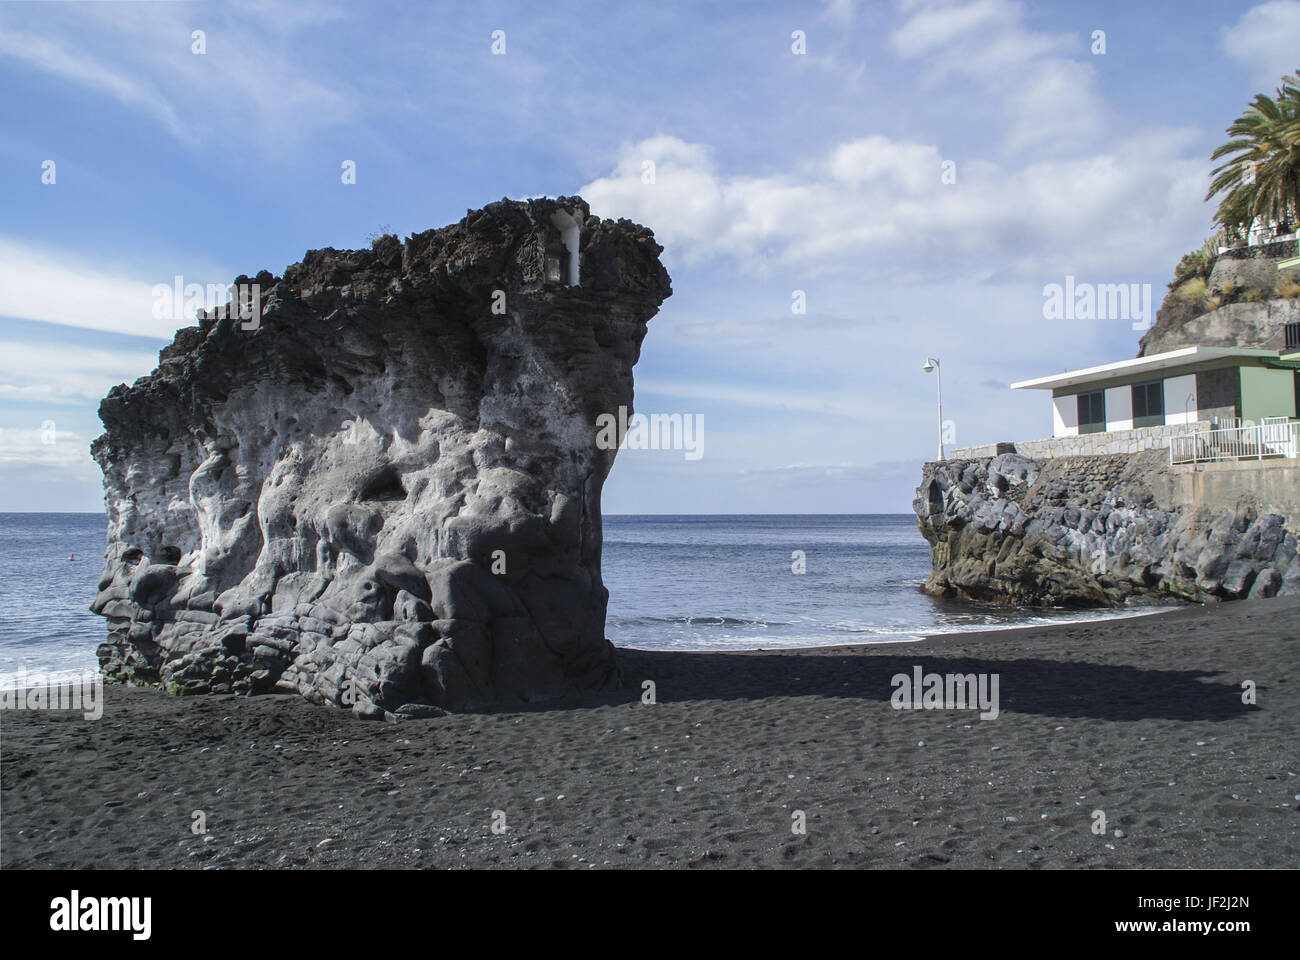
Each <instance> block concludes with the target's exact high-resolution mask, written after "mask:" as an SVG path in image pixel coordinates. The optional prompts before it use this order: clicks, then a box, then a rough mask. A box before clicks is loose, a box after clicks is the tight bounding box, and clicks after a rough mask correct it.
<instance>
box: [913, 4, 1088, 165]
mask: <svg viewBox="0 0 1300 960" xmlns="http://www.w3.org/2000/svg"><path fill="white" fill-rule="evenodd" d="M914 9H915V12H914V13H913V14H912V16H911V17H910V18H909V19H908V20H906V21H905V22H904V23H903V25H902V26H900V27H899V28H898V29H897V30H895V31H894V32H893V33H892V34H891V35H890V43H891V45H892V46H893V48H894V50H895V52H896V53H898V55H899V56H900V57H902V58H903V59H904V60H915V61H918V62H920V63H921V65H922V69H923V77H924V78H925V79H927V80H928V81H929V82H930V83H931V84H932V85H935V86H945V87H951V86H952V85H954V84H958V83H967V82H974V83H976V84H978V85H979V86H980V88H981V89H982V90H983V92H984V94H985V96H986V97H987V98H988V100H989V101H990V102H991V103H992V104H993V105H994V106H996V107H1000V109H1001V111H1002V114H1003V116H1004V117H1005V118H1006V121H1007V123H1008V125H1009V129H1008V132H1007V136H1006V138H1005V146H1006V148H1007V149H1008V150H1011V151H1017V150H1023V149H1026V148H1028V147H1052V146H1056V147H1058V148H1060V149H1061V150H1062V151H1069V150H1072V149H1074V148H1075V147H1076V146H1077V145H1078V144H1079V143H1080V142H1087V141H1088V140H1091V139H1092V138H1095V137H1096V136H1097V134H1098V132H1099V131H1100V129H1101V127H1102V125H1103V123H1104V120H1105V114H1106V105H1105V101H1104V99H1103V98H1102V96H1101V94H1100V91H1099V90H1098V88H1097V75H1096V71H1095V70H1094V69H1093V66H1092V64H1091V63H1090V62H1087V61H1083V60H1075V59H1071V58H1072V57H1073V56H1074V55H1075V54H1078V53H1080V52H1081V51H1082V50H1083V47H1081V46H1080V41H1079V38H1078V37H1076V36H1074V35H1071V34H1047V33H1041V32H1038V31H1034V30H1031V29H1029V28H1028V27H1026V26H1025V24H1024V22H1023V20H1024V8H1023V7H1022V5H1021V4H1019V3H1015V2H1012V0H972V2H969V3H957V4H943V5H934V4H921V5H917V6H916V7H915V8H914Z"/></svg>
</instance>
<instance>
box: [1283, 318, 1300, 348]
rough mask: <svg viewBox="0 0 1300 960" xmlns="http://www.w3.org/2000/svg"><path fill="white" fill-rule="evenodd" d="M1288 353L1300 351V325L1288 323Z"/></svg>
mask: <svg viewBox="0 0 1300 960" xmlns="http://www.w3.org/2000/svg"><path fill="white" fill-rule="evenodd" d="M1285 349H1286V350H1287V352H1290V351H1292V350H1300V323H1288V324H1287V325H1286V347H1285Z"/></svg>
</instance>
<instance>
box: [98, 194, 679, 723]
mask: <svg viewBox="0 0 1300 960" xmlns="http://www.w3.org/2000/svg"><path fill="white" fill-rule="evenodd" d="M661 249H662V248H661V247H660V246H659V245H658V244H657V243H656V242H655V240H654V236H653V234H652V233H651V232H650V231H649V230H647V229H646V228H644V227H641V226H637V225H636V224H633V223H629V222H628V221H625V220H620V221H618V222H614V221H610V220H600V219H597V218H595V217H592V216H591V215H590V212H589V210H588V207H587V205H586V204H585V203H584V202H583V201H582V200H581V199H580V198H576V197H572V198H560V199H558V200H532V201H528V202H524V203H516V202H509V201H502V202H500V203H494V204H491V205H489V206H487V207H486V208H484V209H483V210H480V211H474V212H471V213H470V214H469V215H468V216H467V217H466V218H465V219H464V220H462V221H461V222H460V223H458V224H455V225H454V226H450V227H446V228H444V229H441V230H430V231H427V232H425V233H421V234H417V235H414V236H412V237H410V238H408V240H407V241H406V243H405V244H403V243H401V242H399V241H398V239H397V238H396V237H391V236H390V237H384V238H382V239H380V240H378V241H376V242H375V243H374V245H373V248H372V249H371V250H350V251H339V250H333V249H325V250H314V251H310V252H309V253H308V254H307V256H306V257H305V258H304V260H303V262H302V263H299V264H295V265H293V266H291V267H289V268H288V269H287V270H285V272H284V276H283V277H272V276H271V275H270V274H268V273H265V272H264V273H262V274H259V275H258V276H257V277H256V278H252V279H251V280H250V279H249V278H248V277H240V278H239V279H238V280H237V281H236V283H237V284H251V283H256V284H258V285H259V288H260V295H261V310H262V312H261V315H260V318H254V319H253V320H251V321H250V320H245V319H242V318H241V317H240V316H238V315H227V316H219V315H217V314H218V312H217V311H213V312H212V313H208V314H204V313H202V312H200V315H199V324H198V326H197V327H188V328H186V329H183V330H180V331H179V332H178V333H177V334H176V339H175V341H174V342H173V343H172V344H171V345H170V346H168V347H166V348H165V349H164V350H163V351H162V353H161V355H160V358H159V361H160V362H159V366H158V369H157V370H155V371H154V372H153V373H152V374H151V375H150V376H148V377H143V378H141V379H140V380H137V381H136V383H135V384H134V385H133V386H131V387H127V386H125V385H120V386H117V387H115V388H113V390H112V391H110V393H109V395H108V397H107V398H106V399H105V400H104V401H103V402H102V404H101V405H100V418H101V419H102V420H103V422H104V425H105V428H106V432H105V434H104V435H103V436H101V437H100V438H99V439H98V440H96V441H95V443H94V445H93V447H92V452H93V454H94V457H95V459H96V460H97V461H98V462H99V464H100V466H101V467H102V468H103V471H104V489H105V503H106V506H107V510H108V520H109V525H108V549H107V554H106V562H105V567H104V573H103V576H102V578H101V581H100V584H99V588H100V590H99V595H98V596H97V597H96V599H95V602H94V604H93V607H92V609H93V610H94V611H95V612H96V613H99V614H101V615H103V616H104V617H106V618H107V620H108V625H109V638H108V640H107V642H105V643H104V644H102V645H101V646H100V647H99V651H98V652H99V659H100V664H101V667H102V669H103V671H104V673H105V674H106V675H107V676H109V677H111V678H114V679H119V680H126V681H131V682H137V683H161V684H162V685H163V686H164V687H165V688H166V689H167V690H169V691H171V692H174V693H206V692H235V693H256V692H260V691H271V690H281V691H296V692H298V693H301V694H302V695H303V696H304V697H307V698H308V699H310V700H312V701H315V702H317V703H332V704H337V705H340V706H348V707H351V708H352V709H353V710H355V711H356V712H357V713H358V714H361V715H367V716H382V715H392V714H394V713H407V714H409V713H417V714H418V713H421V712H425V713H432V712H436V711H435V710H434V709H433V708H435V707H444V708H452V709H466V708H469V709H472V708H474V707H477V706H485V705H488V704H493V703H502V702H520V701H524V702H536V701H541V700H548V699H554V698H559V697H565V696H569V695H573V694H578V693H581V692H585V691H593V690H599V689H602V688H606V687H608V686H610V685H612V684H614V683H615V682H616V680H617V673H616V667H615V660H614V654H613V649H612V647H611V646H610V644H609V642H608V641H607V640H606V639H605V636H604V626H605V605H606V599H607V592H606V590H605V588H604V586H603V585H602V583H601V576H600V550H601V516H600V491H601V487H602V485H603V483H604V480H605V477H606V476H607V474H608V473H609V470H610V467H611V466H612V465H613V462H614V455H615V453H616V451H615V450H613V449H602V448H601V447H600V446H598V444H597V437H598V430H597V426H596V421H597V417H598V416H600V415H601V414H603V413H614V414H616V413H617V411H618V408H619V407H620V406H625V407H628V408H629V409H630V408H631V405H632V367H633V365H634V364H635V363H636V361H637V357H638V355H639V353H640V347H641V340H642V338H643V337H644V335H645V332H646V323H647V321H648V320H649V319H650V318H651V317H652V316H654V314H655V312H656V311H657V310H658V308H659V305H660V304H661V303H662V302H663V300H664V299H665V298H666V297H668V296H669V295H670V294H671V288H670V286H669V278H668V274H667V272H666V271H665V270H664V268H663V266H662V265H661V264H660V262H659V259H658V256H659V253H660V252H661ZM606 445H607V444H606Z"/></svg>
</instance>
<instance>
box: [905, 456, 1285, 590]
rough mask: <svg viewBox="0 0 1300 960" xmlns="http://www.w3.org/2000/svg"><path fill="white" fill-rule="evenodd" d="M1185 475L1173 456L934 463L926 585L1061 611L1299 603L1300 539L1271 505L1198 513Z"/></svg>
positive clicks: (928, 479)
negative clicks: (1256, 600)
mask: <svg viewBox="0 0 1300 960" xmlns="http://www.w3.org/2000/svg"><path fill="white" fill-rule="evenodd" d="M1174 470H1175V468H1171V467H1170V466H1169V464H1168V454H1167V453H1166V452H1165V451H1163V450H1156V451H1149V452H1147V453H1139V454H1125V455H1117V456H1109V457H1063V458H1058V459H1051V460H1043V461H1034V460H1028V459H1025V458H1024V457H1020V456H1017V455H1015V454H1003V455H1001V456H997V457H991V458H985V459H980V460H947V461H942V462H938V463H927V464H926V465H925V468H924V470H923V472H922V478H921V484H920V486H919V487H918V489H917V492H916V493H917V496H916V499H915V500H914V501H913V509H914V510H915V511H916V515H917V523H918V526H919V528H920V531H921V534H922V535H923V536H924V537H925V539H926V540H927V541H929V543H930V548H931V555H932V561H933V569H932V572H931V574H930V576H929V577H928V579H927V580H926V582H925V584H924V587H923V589H924V590H925V591H926V592H927V593H930V594H931V595H934V596H950V597H958V598H961V599H965V600H974V601H980V602H993V603H1008V604H1047V605H1062V606H1113V605H1116V604H1120V603H1125V602H1129V601H1161V600H1163V601H1169V600H1174V599H1179V600H1196V601H1202V602H1204V601H1212V600H1222V599H1234V598H1242V597H1269V596H1274V595H1281V594H1298V593H1300V561H1297V543H1296V534H1295V531H1294V530H1293V529H1288V528H1287V520H1286V518H1285V516H1284V515H1283V514H1281V513H1278V512H1275V511H1272V510H1270V507H1271V506H1274V505H1273V504H1270V503H1267V502H1265V501H1264V500H1262V499H1261V498H1260V497H1258V496H1257V495H1254V494H1252V493H1249V492H1247V493H1243V494H1241V495H1239V496H1235V495H1234V496H1233V498H1232V502H1231V503H1230V504H1228V506H1229V508H1228V509H1223V504H1220V505H1217V506H1216V507H1215V508H1211V507H1206V506H1202V507H1199V508H1197V507H1193V506H1190V505H1189V499H1188V498H1187V497H1186V495H1185V494H1184V493H1182V492H1181V491H1180V488H1179V484H1180V483H1181V482H1182V481H1183V480H1184V479H1187V478H1184V477H1182V476H1181V475H1177V474H1175V473H1174ZM1283 483H1284V484H1291V485H1294V483H1293V480H1291V479H1290V478H1289V475H1288V477H1287V478H1284V479H1283ZM1225 503H1226V501H1225ZM1292 515H1293V516H1294V514H1292Z"/></svg>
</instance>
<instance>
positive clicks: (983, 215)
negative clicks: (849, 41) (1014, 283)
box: [581, 130, 1205, 276]
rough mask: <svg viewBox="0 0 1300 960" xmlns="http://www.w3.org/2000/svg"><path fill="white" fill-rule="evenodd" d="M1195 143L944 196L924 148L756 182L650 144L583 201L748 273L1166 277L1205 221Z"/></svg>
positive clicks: (857, 148) (1045, 170) (835, 161)
mask: <svg viewBox="0 0 1300 960" xmlns="http://www.w3.org/2000/svg"><path fill="white" fill-rule="evenodd" d="M1193 146H1194V136H1193V133H1192V132H1191V131H1176V130H1175V131H1156V132H1149V133H1144V134H1141V135H1138V136H1130V137H1127V138H1125V139H1119V140H1114V141H1110V142H1107V143H1106V144H1105V147H1106V149H1105V150H1104V151H1102V152H1092V153H1088V154H1083V155H1079V156H1075V157H1071V158H1063V159H1049V160H1044V161H1040V162H1037V163H1031V164H1028V165H1027V166H1024V167H1022V168H1020V169H1005V168H1003V167H1001V166H999V165H997V164H993V163H989V162H982V161H971V162H967V163H964V164H963V165H961V166H959V167H958V170H957V183H956V184H951V185H946V184H944V183H942V181H941V172H942V171H941V166H940V164H941V159H940V158H941V153H940V151H939V149H938V147H937V146H935V145H932V144H922V143H917V142H913V141H899V140H890V139H888V138H885V137H878V136H874V137H866V138H862V139H858V140H852V141H849V142H847V143H843V144H840V145H838V146H836V147H834V148H833V149H832V150H831V151H830V153H829V155H828V156H827V157H826V158H825V159H824V160H821V161H815V162H810V163H807V164H806V165H804V166H802V167H801V168H800V169H797V170H794V171H792V172H789V173H780V174H772V175H768V176H764V177H755V176H746V175H741V174H737V175H732V176H727V175H725V174H722V173H720V172H719V170H718V168H717V165H716V163H715V162H714V161H713V159H712V155H711V153H710V152H709V150H708V149H707V148H705V147H704V146H703V145H701V144H689V143H685V142H683V141H681V140H678V139H676V138H673V137H666V136H658V137H653V138H651V139H648V140H645V141H642V142H641V143H638V144H632V145H629V146H627V147H625V148H624V149H623V151H622V153H621V156H620V159H619V160H618V162H617V164H616V165H615V168H614V170H613V171H612V173H611V174H610V175H609V176H606V177H601V178H599V179H597V180H594V181H592V182H591V183H588V184H586V185H585V186H583V187H582V189H581V192H582V195H583V196H584V197H586V198H587V200H588V201H589V202H590V203H591V205H592V208H593V210H594V211H595V212H597V213H599V214H601V215H602V216H625V217H629V218H630V219H633V220H637V221H639V222H642V223H645V224H647V225H648V226H650V227H651V228H652V229H654V230H655V232H656V234H657V235H658V236H659V237H660V239H661V242H662V243H663V244H664V245H665V247H666V248H667V250H668V256H669V257H670V258H678V257H680V259H681V261H683V262H685V263H687V264H691V263H698V262H701V261H705V260H709V259H712V258H715V257H730V258H733V259H734V260H735V261H736V263H737V264H738V266H739V267H740V269H741V270H742V271H744V272H751V273H760V274H761V273H763V272H765V271H767V270H769V269H770V268H772V267H773V266H784V267H789V266H796V265H797V266H800V267H802V268H805V269H811V270H817V271H828V270H830V271H834V270H858V271H860V270H861V269H862V266H863V264H862V262H861V259H860V258H861V257H862V256H863V255H864V254H870V255H871V261H870V262H871V265H872V267H873V268H874V269H875V270H876V271H877V272H878V273H883V272H887V271H890V270H893V271H902V272H904V273H916V272H918V269H919V272H920V273H922V274H925V273H928V272H930V271H931V270H932V267H931V266H930V264H932V263H933V262H934V261H935V260H936V259H939V260H941V261H947V262H950V263H952V264H954V267H953V269H956V265H960V266H961V268H962V269H963V272H965V273H967V274H969V275H973V276H988V275H990V274H993V273H998V274H1001V275H1015V274H1017V273H1021V274H1024V273H1032V272H1034V271H1037V270H1040V269H1042V267H1043V265H1044V264H1057V263H1058V262H1060V261H1064V262H1066V263H1068V264H1070V265H1071V267H1072V269H1075V270H1076V271H1083V270H1084V269H1091V270H1112V271H1113V270H1131V269H1133V268H1134V267H1135V266H1136V265H1139V264H1143V263H1147V264H1150V265H1151V266H1152V267H1153V268H1155V269H1160V270H1164V269H1167V264H1164V263H1163V262H1159V263H1152V258H1153V256H1154V257H1155V258H1156V259H1157V260H1159V258H1160V257H1162V256H1167V251H1162V247H1161V241H1163V242H1164V244H1165V245H1168V244H1171V243H1172V244H1173V245H1175V246H1177V245H1180V244H1183V243H1186V237H1187V236H1189V235H1191V236H1194V235H1195V234H1196V233H1197V231H1198V230H1199V229H1201V227H1200V226H1199V224H1200V222H1201V220H1203V219H1204V218H1203V211H1202V203H1201V197H1202V195H1203V192H1204V189H1205V169H1204V163H1203V162H1202V161H1201V160H1200V159H1199V157H1196V156H1195V155H1194V154H1192V152H1191V148H1192V147H1193ZM645 160H651V161H653V162H654V163H655V165H656V167H655V169H656V179H655V182H654V183H653V184H646V183H643V182H642V177H641V172H642V169H643V167H642V164H643V161H645ZM1055 268H1056V267H1055V266H1054V267H1053V269H1055Z"/></svg>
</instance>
